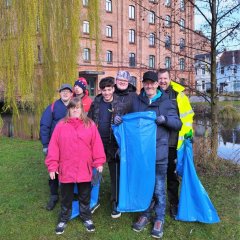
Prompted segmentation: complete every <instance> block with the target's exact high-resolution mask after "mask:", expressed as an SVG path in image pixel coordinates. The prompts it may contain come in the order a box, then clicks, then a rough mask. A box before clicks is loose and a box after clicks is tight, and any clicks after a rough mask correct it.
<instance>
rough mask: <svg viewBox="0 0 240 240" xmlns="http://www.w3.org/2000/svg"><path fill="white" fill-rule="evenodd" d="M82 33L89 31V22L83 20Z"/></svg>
mask: <svg viewBox="0 0 240 240" xmlns="http://www.w3.org/2000/svg"><path fill="white" fill-rule="evenodd" d="M83 33H89V22H88V21H83Z"/></svg>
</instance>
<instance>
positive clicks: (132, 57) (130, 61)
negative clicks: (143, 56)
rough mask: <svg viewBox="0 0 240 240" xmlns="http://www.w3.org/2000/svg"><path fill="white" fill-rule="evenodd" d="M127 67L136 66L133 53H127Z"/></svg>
mask: <svg viewBox="0 0 240 240" xmlns="http://www.w3.org/2000/svg"><path fill="white" fill-rule="evenodd" d="M129 66H130V67H135V66H136V57H135V53H129Z"/></svg>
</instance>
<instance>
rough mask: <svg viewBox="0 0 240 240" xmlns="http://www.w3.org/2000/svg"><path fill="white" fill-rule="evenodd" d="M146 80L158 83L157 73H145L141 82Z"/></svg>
mask: <svg viewBox="0 0 240 240" xmlns="http://www.w3.org/2000/svg"><path fill="white" fill-rule="evenodd" d="M147 80H151V81H153V82H157V81H158V76H157V73H155V72H153V71H147V72H145V73H144V74H143V80H142V81H143V82H144V81H147Z"/></svg>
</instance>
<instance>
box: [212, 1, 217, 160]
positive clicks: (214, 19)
mask: <svg viewBox="0 0 240 240" xmlns="http://www.w3.org/2000/svg"><path fill="white" fill-rule="evenodd" d="M211 11H212V26H211V28H212V34H211V53H212V54H211V128H212V134H211V158H212V160H213V161H215V160H216V159H217V148H218V91H217V79H216V68H217V64H216V55H217V52H216V30H217V16H216V0H213V1H212V9H211Z"/></svg>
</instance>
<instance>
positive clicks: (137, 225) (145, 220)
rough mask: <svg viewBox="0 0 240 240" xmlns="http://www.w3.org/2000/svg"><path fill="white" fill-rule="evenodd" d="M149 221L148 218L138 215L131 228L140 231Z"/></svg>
mask: <svg viewBox="0 0 240 240" xmlns="http://www.w3.org/2000/svg"><path fill="white" fill-rule="evenodd" d="M149 223H150V220H149V219H148V218H147V217H145V216H140V217H139V218H138V221H137V222H135V223H133V225H132V229H133V230H134V231H135V232H141V231H142V230H143V229H144V228H145V227H146V226H147V225H148V224H149Z"/></svg>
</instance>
